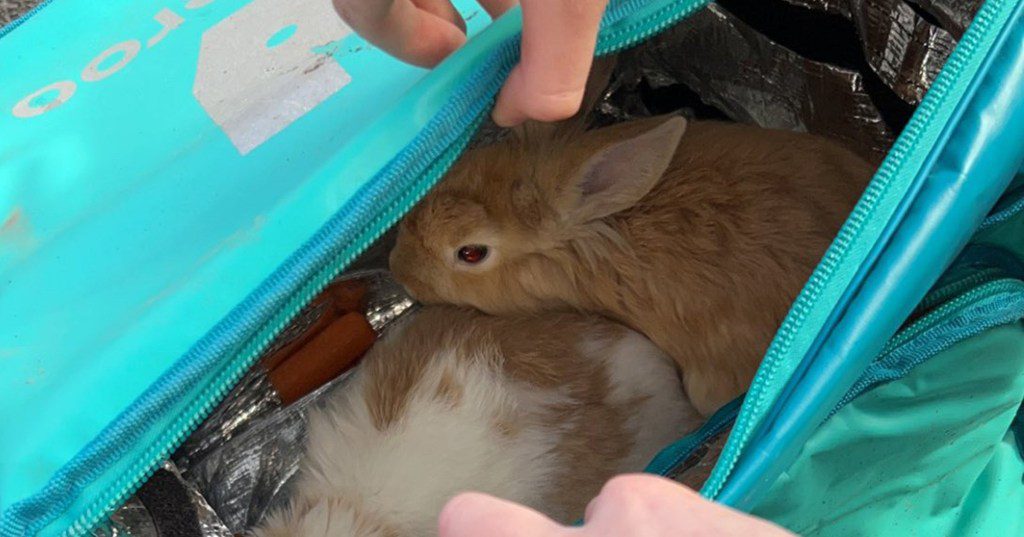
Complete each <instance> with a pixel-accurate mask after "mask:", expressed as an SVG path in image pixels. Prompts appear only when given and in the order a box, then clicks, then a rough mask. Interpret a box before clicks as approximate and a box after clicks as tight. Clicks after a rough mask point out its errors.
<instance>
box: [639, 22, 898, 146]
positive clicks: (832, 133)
mask: <svg viewBox="0 0 1024 537" xmlns="http://www.w3.org/2000/svg"><path fill="white" fill-rule="evenodd" d="M622 62H623V63H625V64H634V65H636V66H637V67H638V68H639V69H640V70H641V73H642V75H643V76H644V77H645V79H646V80H647V81H648V82H649V83H650V84H651V85H652V86H655V87H657V86H669V85H672V84H684V85H686V86H688V87H690V88H692V89H693V91H695V92H696V93H697V94H699V95H700V97H701V99H702V100H704V101H705V102H707V103H708V104H710V105H712V106H714V107H716V108H718V109H719V110H721V111H722V112H724V113H725V114H726V115H727V116H729V117H730V118H732V119H734V120H736V121H740V122H743V123H751V124H755V125H760V126H763V127H769V128H776V129H786V130H794V131H801V132H813V133H816V134H820V135H824V136H828V137H831V138H833V139H835V140H837V141H839V142H841V143H843V144H845V145H847V146H848V147H849V148H850V149H852V150H854V151H856V152H858V153H859V154H861V155H862V156H863V157H865V158H868V159H870V160H871V161H873V162H879V161H880V160H881V158H882V157H883V156H884V155H885V152H886V151H887V150H888V148H889V145H890V143H891V141H892V139H893V132H892V131H891V130H890V129H889V127H888V126H887V125H886V123H885V121H884V120H883V119H882V116H881V114H880V112H879V110H878V109H877V108H876V106H875V104H874V102H873V101H872V99H871V97H870V96H869V95H868V94H867V92H866V90H865V87H864V78H863V75H862V74H861V73H859V72H857V71H853V70H849V69H844V68H841V67H836V66H834V65H829V64H826V63H822V62H816V61H812V60H809V59H807V58H804V57H802V56H800V55H799V54H797V53H795V52H793V51H791V50H789V49H787V48H785V47H783V46H781V45H779V44H777V43H775V42H773V41H772V40H770V39H768V38H767V37H765V36H764V35H762V34H761V33H759V32H758V31H756V30H755V29H753V28H752V27H750V26H748V25H747V24H746V23H744V22H743V21H741V20H740V19H738V18H737V17H735V16H734V15H732V14H731V13H729V12H728V11H726V10H725V9H724V8H722V7H721V6H719V5H716V4H712V5H710V6H708V8H707V9H704V10H702V11H700V12H698V13H696V14H694V15H693V16H692V17H691V18H690V19H689V20H688V22H687V23H686V24H681V25H678V26H676V27H675V28H673V29H670V30H668V31H666V32H665V33H663V34H661V35H659V36H658V37H656V38H654V39H652V40H651V41H650V42H648V44H646V45H644V46H642V47H638V48H637V49H634V50H632V51H630V52H629V54H627V55H624V56H623V58H622Z"/></svg>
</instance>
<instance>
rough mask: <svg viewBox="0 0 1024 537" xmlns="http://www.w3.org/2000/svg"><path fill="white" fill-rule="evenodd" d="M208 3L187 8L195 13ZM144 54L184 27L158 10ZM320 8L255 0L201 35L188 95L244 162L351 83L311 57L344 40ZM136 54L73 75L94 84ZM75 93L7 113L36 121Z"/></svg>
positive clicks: (313, 2) (68, 87)
mask: <svg viewBox="0 0 1024 537" xmlns="http://www.w3.org/2000/svg"><path fill="white" fill-rule="evenodd" d="M213 1H214V0H190V1H188V2H187V3H186V4H185V9H189V10H192V9H199V8H202V7H204V6H206V5H208V4H210V3H212V2H213ZM153 19H154V21H156V22H157V23H159V25H160V29H159V31H158V32H157V33H155V34H154V35H153V36H151V37H150V38H149V39H148V40H146V48H152V47H153V46H155V45H157V44H159V43H160V42H161V41H163V40H164V38H166V37H167V35H168V34H170V33H171V31H173V30H175V29H176V28H178V27H179V26H181V25H182V24H183V23H184V22H185V19H184V18H183V17H182V16H180V15H178V14H177V13H175V12H174V11H172V10H170V9H167V8H164V9H162V10H160V11H159V12H158V13H157V14H156V15H155V16H154V17H153ZM351 32H352V31H351V29H349V28H348V27H347V26H346V25H345V24H344V23H343V22H342V21H341V19H340V18H339V17H338V16H337V15H335V14H334V12H333V11H332V9H331V7H330V4H329V3H328V2H326V1H325V0H294V1H292V2H280V1H278V0H255V1H253V2H251V3H249V4H247V5H246V6H245V7H243V8H242V9H240V10H238V11H237V12H235V13H233V14H232V15H230V16H229V17H227V18H226V19H224V20H223V21H221V22H220V23H218V24H217V25H215V26H213V27H212V28H210V29H208V30H207V31H206V32H204V33H203V37H202V41H201V43H200V49H199V63H198V65H197V68H196V78H195V83H194V85H193V88H192V92H193V94H194V96H195V98H196V99H197V100H198V101H199V103H200V105H202V107H203V109H204V110H205V111H206V113H207V114H208V115H209V116H210V118H211V119H213V121H214V122H215V123H216V124H217V125H218V126H219V127H220V128H221V130H223V131H224V133H225V134H226V135H227V136H228V139H230V140H231V143H232V144H233V145H234V146H235V148H236V149H237V150H238V152H239V153H241V154H242V155H245V154H247V153H249V152H251V151H252V150H253V149H255V148H256V147H259V146H260V145H261V144H263V143H264V142H266V141H267V140H269V139H270V138H271V137H273V136H274V135H276V134H277V133H279V132H281V131H282V130H283V129H284V128H286V127H287V126H288V125H290V124H292V123H294V122H295V121H296V120H297V119H299V118H300V117H302V116H304V115H305V114H307V113H309V111H311V110H313V109H314V108H315V107H316V106H318V105H319V104H321V103H322V102H324V101H325V100H326V99H327V98H328V97H330V96H332V95H334V94H335V93H337V92H338V90H340V89H341V88H343V87H345V86H346V85H347V84H348V83H349V82H350V81H351V77H350V76H349V75H348V73H346V72H345V71H344V69H342V68H341V66H340V65H338V63H337V62H334V61H330V56H329V55H328V54H327V53H317V52H314V49H315V48H316V47H322V46H326V45H329V44H331V43H334V42H337V41H338V40H340V39H342V38H344V37H345V36H347V35H349V34H350V33H351ZM142 50H143V46H142V43H141V42H140V41H139V40H135V39H130V40H127V41H123V42H121V43H117V44H116V45H113V46H111V47H110V48H108V49H106V50H104V51H103V52H101V53H99V54H98V55H96V57H94V58H93V59H92V61H90V62H89V63H88V64H87V65H86V66H85V68H84V69H83V70H82V72H81V73H80V75H79V79H80V80H81V81H82V82H85V83H96V82H100V81H102V80H104V79H106V78H108V77H110V76H111V75H113V74H115V73H117V72H118V71H120V70H122V69H124V67H125V66H127V65H128V64H130V63H131V62H132V61H133V60H135V58H136V57H137V56H138V55H139V54H140V52H141V51H142ZM78 89H79V86H78V84H77V83H76V82H75V81H74V80H61V81H58V82H54V83H52V84H49V85H46V86H44V87H42V88H40V89H38V90H36V91H34V92H32V93H30V94H29V95H26V96H25V97H24V98H22V99H21V100H20V101H18V103H17V104H15V105H14V107H13V108H12V109H11V113H12V114H13V115H14V116H15V117H18V118H31V117H36V116H40V115H43V114H45V113H47V112H50V111H51V110H54V109H56V108H58V107H60V106H61V105H63V104H64V103H66V102H68V101H69V100H70V99H71V98H72V97H74V95H75V94H76V92H77V91H78Z"/></svg>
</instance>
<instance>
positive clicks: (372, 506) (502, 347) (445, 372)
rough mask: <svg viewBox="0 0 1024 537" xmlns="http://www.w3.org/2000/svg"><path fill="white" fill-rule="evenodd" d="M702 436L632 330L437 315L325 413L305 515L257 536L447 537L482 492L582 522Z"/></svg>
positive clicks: (297, 505)
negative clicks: (454, 505)
mask: <svg viewBox="0 0 1024 537" xmlns="http://www.w3.org/2000/svg"><path fill="white" fill-rule="evenodd" d="M700 421H701V420H700V416H699V414H698V413H697V412H696V410H695V409H693V407H692V406H691V405H690V403H689V402H688V401H687V400H686V398H685V395H684V393H683V388H682V386H681V385H680V384H679V380H678V378H677V376H676V372H675V366H674V364H673V363H672V361H671V359H670V358H669V357H668V356H667V355H665V354H664V353H663V352H662V351H661V350H659V349H658V348H657V347H656V346H655V345H654V344H652V343H651V342H650V341H649V340H647V339H646V338H644V337H643V336H641V335H639V334H637V333H636V332H633V331H632V330H629V329H627V328H625V327H623V326H622V325H619V324H617V323H614V322H612V321H608V320H604V319H602V318H600V317H597V316H585V315H580V314H572V313H567V314H561V313H548V314H543V315H537V316H529V317H521V316H520V317H515V316H513V317H492V316H489V315H486V314H483V313H480V312H477V311H475V310H469V309H459V308H451V307H434V308H431V307H427V308H424V309H422V310H421V311H420V312H418V313H416V314H413V317H412V318H411V319H409V320H407V321H403V322H402V324H400V325H397V326H396V327H395V329H394V331H393V332H391V333H390V334H388V335H387V336H385V337H384V338H383V339H382V340H381V341H379V342H378V343H377V344H376V345H375V346H374V347H373V348H372V349H371V350H370V352H369V353H368V354H367V356H366V358H365V359H364V361H363V362H362V364H360V366H359V367H358V368H357V369H356V371H355V372H354V373H353V376H352V377H350V380H349V381H348V382H347V383H345V384H344V385H342V386H341V387H340V388H339V389H337V390H336V391H335V392H334V393H332V394H330V395H329V400H328V402H327V403H326V405H325V406H324V407H323V408H320V409H318V410H314V411H312V413H311V415H310V416H309V438H308V445H307V447H306V454H305V456H304V461H303V463H302V468H301V470H300V475H299V476H298V478H297V483H296V484H295V487H294V489H293V493H292V497H291V505H290V507H289V508H288V509H285V510H281V511H278V512H276V513H273V514H271V515H270V516H269V517H268V519H267V521H266V522H265V523H264V524H263V525H262V526H261V527H260V528H258V529H257V530H256V531H255V533H256V535H257V536H259V537H283V536H286V535H287V536H301V537H370V536H374V537H383V536H389V537H404V536H410V537H412V536H415V537H422V536H429V535H436V532H437V530H436V525H437V516H438V514H439V513H440V511H441V508H442V507H443V506H444V504H445V503H446V502H447V500H449V499H450V498H451V497H452V496H454V495H455V494H457V493H459V492H461V491H468V490H475V491H481V492H485V493H490V494H493V495H496V496H499V497H502V498H506V499H509V500H512V501H516V502H520V503H523V504H525V505H528V506H531V507H534V508H536V509H538V510H540V511H542V512H545V513H547V514H549V515H550V516H552V517H554V518H555V519H557V520H561V521H563V522H571V521H572V520H574V519H575V518H577V517H579V516H582V513H583V510H584V508H585V507H586V504H587V502H588V501H589V499H590V498H592V497H593V496H595V495H596V494H597V493H598V491H599V489H600V487H601V486H602V484H603V483H604V482H605V481H606V480H607V479H609V478H610V477H612V476H613V475H615V474H617V473H622V472H627V471H638V470H642V469H643V467H644V465H645V464H646V463H647V462H648V461H649V459H650V458H651V457H652V456H653V455H654V454H655V453H656V452H657V451H658V450H659V449H660V448H661V447H664V446H665V445H667V444H668V443H669V442H671V441H672V440H674V439H676V438H679V437H680V436H682V435H683V434H685V433H686V432H688V431H690V430H692V429H694V428H696V426H697V425H699V423H700Z"/></svg>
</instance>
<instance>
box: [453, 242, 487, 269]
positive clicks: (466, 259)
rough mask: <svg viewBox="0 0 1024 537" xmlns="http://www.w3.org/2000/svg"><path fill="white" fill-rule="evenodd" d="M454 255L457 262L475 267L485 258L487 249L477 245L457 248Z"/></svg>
mask: <svg viewBox="0 0 1024 537" xmlns="http://www.w3.org/2000/svg"><path fill="white" fill-rule="evenodd" d="M456 255H458V257H459V261H462V262H463V263H469V264H470V265H475V264H477V263H479V262H481V261H483V260H484V259H486V258H487V247H486V246H483V245H479V244H471V245H469V246H463V247H462V248H459V251H458V253H457V254H456Z"/></svg>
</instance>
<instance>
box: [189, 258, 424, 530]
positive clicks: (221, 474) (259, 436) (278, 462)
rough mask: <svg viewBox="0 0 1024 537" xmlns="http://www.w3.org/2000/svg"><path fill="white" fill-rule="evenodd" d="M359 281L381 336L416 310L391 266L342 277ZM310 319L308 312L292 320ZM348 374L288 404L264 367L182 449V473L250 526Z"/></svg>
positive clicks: (237, 523) (271, 500) (279, 488)
mask: <svg viewBox="0 0 1024 537" xmlns="http://www.w3.org/2000/svg"><path fill="white" fill-rule="evenodd" d="M353 278H354V279H360V280H363V281H365V282H367V284H368V293H367V306H366V310H365V312H364V314H365V316H366V318H367V320H368V321H369V323H370V325H371V326H372V327H373V328H374V330H376V331H377V332H378V333H382V332H384V331H385V330H386V329H387V327H388V326H390V325H391V324H392V323H394V322H395V321H396V320H398V319H399V318H401V317H402V316H403V315H405V314H406V313H408V312H409V311H411V310H413V309H414V308H415V303H414V302H413V301H412V300H411V299H410V298H409V297H408V295H407V294H406V293H405V292H404V290H403V289H402V287H401V286H400V285H398V284H397V283H395V282H394V281H393V280H392V279H391V278H390V276H389V274H388V273H387V272H386V271H383V270H362V271H357V272H353V273H347V274H345V275H344V276H342V277H341V278H339V280H347V279H353ZM306 322H308V320H307V319H306V318H305V317H304V316H303V315H299V316H298V317H297V318H296V320H295V321H294V323H296V324H297V325H301V324H302V323H306ZM284 333H290V334H291V337H293V338H294V337H297V334H296V333H293V332H289V331H287V330H286V331H285V332H284ZM348 376H349V373H345V374H343V375H342V376H340V377H339V378H337V379H335V380H334V381H332V382H330V383H328V384H326V385H325V386H322V387H320V388H319V389H318V390H316V391H314V392H313V393H311V394H309V395H307V396H305V397H303V398H302V399H301V400H299V401H297V402H296V403H294V404H292V405H290V406H288V407H284V408H282V407H281V406H280V403H279V402H278V401H277V400H276V396H275V394H274V393H273V390H272V389H271V387H270V385H269V383H268V382H266V380H265V377H264V376H263V374H262V372H250V373H249V375H248V377H247V381H246V382H245V383H243V384H240V385H239V386H238V387H236V388H235V390H234V391H233V392H232V394H231V395H230V397H229V398H227V399H226V400H225V402H224V403H223V404H222V406H221V407H220V408H218V409H217V410H216V411H215V412H214V414H212V415H211V417H210V419H209V420H208V421H207V422H206V423H204V425H203V426H202V427H201V428H200V429H198V430H197V431H196V432H195V433H194V434H193V435H192V437H190V438H189V440H188V441H187V442H186V443H185V444H184V445H183V446H182V448H181V449H179V451H178V453H177V454H176V455H175V460H176V461H177V462H178V463H179V465H180V467H181V468H182V471H183V473H185V475H186V476H187V478H188V479H189V480H190V481H191V482H192V483H194V484H195V486H196V487H197V488H198V490H199V491H201V493H202V495H203V497H204V498H205V499H206V501H207V502H209V504H210V505H211V506H212V507H213V509H214V510H215V511H216V512H217V513H218V514H219V515H220V518H221V520H223V522H224V524H226V525H227V527H228V528H230V530H231V531H232V532H234V533H242V532H244V531H246V530H247V529H248V528H251V527H252V526H254V525H256V524H257V523H259V522H260V521H261V520H262V518H263V516H265V515H266V513H267V512H268V511H269V510H270V509H272V508H274V507H275V506H277V505H279V504H280V503H281V502H282V501H284V498H285V496H286V495H285V494H282V492H283V491H285V490H286V489H287V486H288V483H289V481H290V479H291V478H292V476H294V475H295V472H296V471H297V470H298V466H299V461H300V459H301V456H302V453H303V450H304V445H305V434H306V410H307V408H309V406H310V405H316V404H318V403H319V402H320V401H321V400H322V398H323V397H324V395H325V394H326V393H327V392H329V391H330V390H332V389H335V388H336V387H338V386H340V385H342V384H343V383H344V382H345V380H346V379H347V378H348Z"/></svg>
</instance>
